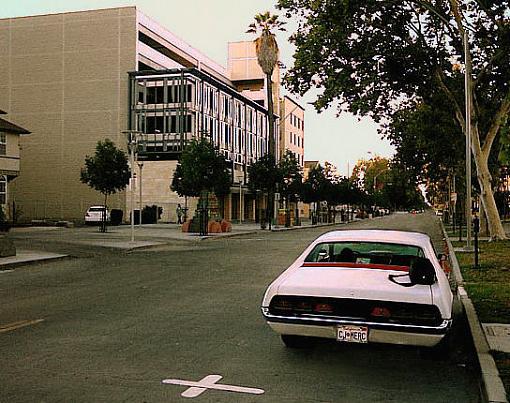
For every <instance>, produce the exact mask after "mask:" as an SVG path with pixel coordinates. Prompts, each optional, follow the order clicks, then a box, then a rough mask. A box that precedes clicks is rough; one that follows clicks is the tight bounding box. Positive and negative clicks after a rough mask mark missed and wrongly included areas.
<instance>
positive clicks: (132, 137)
mask: <svg viewBox="0 0 510 403" xmlns="http://www.w3.org/2000/svg"><path fill="white" fill-rule="evenodd" d="M122 133H123V134H125V135H126V136H127V143H128V148H129V162H130V165H131V167H130V168H131V195H130V199H131V201H130V204H131V206H130V207H131V242H134V241H135V209H134V207H135V189H134V182H135V176H134V174H135V172H134V171H135V148H136V144H137V137H136V136H137V135H138V134H141V132H140V131H138V130H124V131H123V132H122Z"/></svg>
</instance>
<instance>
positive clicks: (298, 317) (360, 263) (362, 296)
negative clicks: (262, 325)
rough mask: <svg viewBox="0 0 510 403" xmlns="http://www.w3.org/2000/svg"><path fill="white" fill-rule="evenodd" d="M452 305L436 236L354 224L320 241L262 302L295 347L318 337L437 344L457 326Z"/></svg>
mask: <svg viewBox="0 0 510 403" xmlns="http://www.w3.org/2000/svg"><path fill="white" fill-rule="evenodd" d="M452 305H453V294H452V292H451V289H450V285H449V282H448V278H447V276H446V274H445V273H444V271H443V269H442V267H441V265H440V262H439V260H438V257H437V256H436V254H435V251H434V248H433V246H432V243H431V241H430V238H429V237H428V235H425V234H421V233H417V232H406V231H389V230H346V231H333V232H329V233H326V234H324V235H322V236H320V237H319V238H317V239H316V240H315V241H313V242H312V243H311V244H310V245H309V246H308V247H307V248H306V250H305V251H304V252H303V253H302V254H301V256H299V257H298V258H297V259H296V261H295V262H294V263H292V265H291V266H290V267H289V268H288V269H287V270H285V271H284V272H283V273H282V274H281V275H280V276H279V277H278V278H277V279H276V280H275V281H274V282H273V283H272V284H271V285H270V286H269V287H268V289H267V290H266V293H265V295H264V298H263V300H262V307H261V308H262V314H263V316H264V317H265V319H266V321H267V323H268V325H269V326H270V327H271V329H273V330H274V331H275V332H277V333H279V334H280V335H281V338H282V341H283V342H284V343H285V345H286V346H288V347H306V346H307V345H308V344H309V342H310V341H312V340H313V338H315V337H318V338H329V339H335V340H337V341H339V342H347V343H349V342H350V343H392V344H406V345H415V346H425V347H434V346H439V345H440V343H441V341H442V340H444V338H445V336H446V335H447V333H448V331H449V329H450V327H451V324H452ZM441 344H444V343H441Z"/></svg>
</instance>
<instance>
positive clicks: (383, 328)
mask: <svg viewBox="0 0 510 403" xmlns="http://www.w3.org/2000/svg"><path fill="white" fill-rule="evenodd" d="M262 313H263V315H264V317H265V318H266V320H267V323H268V325H269V326H270V327H271V329H273V330H274V331H275V332H277V333H279V334H289V335H298V336H309V337H320V338H327V339H336V329H337V327H338V326H340V325H362V326H367V327H368V341H369V343H390V344H405V345H413V346H425V347H433V346H435V345H436V344H438V343H439V342H440V341H441V339H442V338H443V337H444V336H445V335H446V333H447V332H448V330H449V329H450V326H451V320H443V322H442V323H441V325H439V326H416V325H400V324H394V323H377V322H373V323H372V322H362V321H356V320H340V319H323V318H320V319H319V318H317V319H315V318H314V319H311V318H297V317H284V316H274V315H271V314H269V313H268V311H267V308H262Z"/></svg>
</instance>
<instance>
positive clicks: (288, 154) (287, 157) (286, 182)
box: [278, 150, 303, 201]
mask: <svg viewBox="0 0 510 403" xmlns="http://www.w3.org/2000/svg"><path fill="white" fill-rule="evenodd" d="M278 169H279V171H280V173H279V176H280V183H279V186H280V190H281V192H282V194H284V195H285V197H286V198H288V199H289V200H290V201H295V195H299V194H300V193H301V186H302V184H303V172H302V169H301V165H300V164H299V162H298V161H297V159H296V157H295V155H294V153H293V152H292V151H289V150H286V151H285V154H284V155H283V158H282V159H281V160H280V161H279V162H278Z"/></svg>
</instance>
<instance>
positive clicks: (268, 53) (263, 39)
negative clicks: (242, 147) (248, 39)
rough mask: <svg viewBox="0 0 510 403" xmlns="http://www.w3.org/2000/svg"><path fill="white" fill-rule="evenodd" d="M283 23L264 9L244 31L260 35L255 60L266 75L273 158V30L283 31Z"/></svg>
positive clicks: (277, 53)
mask: <svg viewBox="0 0 510 403" xmlns="http://www.w3.org/2000/svg"><path fill="white" fill-rule="evenodd" d="M284 24H285V23H284V22H282V21H278V16H277V15H271V14H270V13H269V11H266V12H265V13H261V14H257V15H256V16H255V22H254V23H251V24H250V25H249V26H248V30H247V31H246V33H253V34H257V33H260V36H259V37H258V38H257V39H255V41H254V42H255V46H256V48H255V49H256V52H257V61H258V63H259V66H260V68H261V69H262V72H263V73H264V74H265V75H266V81H267V85H266V88H267V110H268V112H269V154H270V155H272V156H273V157H274V158H276V147H275V138H274V105H273V82H272V80H271V77H272V75H273V70H274V68H275V66H276V64H277V63H278V58H279V56H280V51H279V49H278V43H277V42H276V36H275V34H274V32H273V31H274V30H279V31H285V28H283V25H284Z"/></svg>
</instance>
